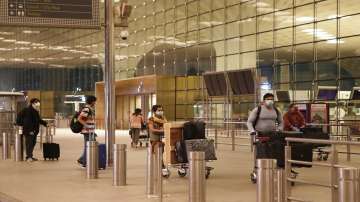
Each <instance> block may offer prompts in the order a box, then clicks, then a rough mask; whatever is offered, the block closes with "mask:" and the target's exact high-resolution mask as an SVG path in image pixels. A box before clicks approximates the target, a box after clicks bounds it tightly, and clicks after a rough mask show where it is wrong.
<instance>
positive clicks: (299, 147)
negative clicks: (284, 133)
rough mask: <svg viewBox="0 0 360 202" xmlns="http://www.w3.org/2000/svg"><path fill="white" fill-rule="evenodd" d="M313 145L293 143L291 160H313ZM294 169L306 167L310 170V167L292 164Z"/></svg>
mask: <svg viewBox="0 0 360 202" xmlns="http://www.w3.org/2000/svg"><path fill="white" fill-rule="evenodd" d="M312 149H313V145H312V144H308V143H293V144H292V145H291V159H293V160H297V161H307V162H312V160H313V151H312ZM292 166H294V167H307V168H311V167H312V166H311V165H304V164H294V163H293V164H292Z"/></svg>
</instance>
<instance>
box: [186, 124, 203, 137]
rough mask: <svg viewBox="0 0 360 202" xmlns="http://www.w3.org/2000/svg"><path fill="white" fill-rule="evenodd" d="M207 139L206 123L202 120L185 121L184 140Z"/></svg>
mask: <svg viewBox="0 0 360 202" xmlns="http://www.w3.org/2000/svg"><path fill="white" fill-rule="evenodd" d="M192 139H205V123H204V122H202V121H189V122H186V123H184V127H183V140H192Z"/></svg>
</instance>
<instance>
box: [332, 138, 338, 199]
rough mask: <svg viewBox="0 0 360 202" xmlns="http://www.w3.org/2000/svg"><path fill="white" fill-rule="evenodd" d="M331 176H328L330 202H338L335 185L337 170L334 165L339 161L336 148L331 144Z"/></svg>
mask: <svg viewBox="0 0 360 202" xmlns="http://www.w3.org/2000/svg"><path fill="white" fill-rule="evenodd" d="M331 153H332V158H331V172H330V173H331V174H330V175H331V176H330V183H331V202H338V189H336V183H337V181H338V180H337V168H336V167H335V166H336V164H337V163H338V161H339V157H338V156H339V154H338V151H337V149H336V146H335V145H334V144H333V145H332V146H331Z"/></svg>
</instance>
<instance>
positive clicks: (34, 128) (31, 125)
mask: <svg viewBox="0 0 360 202" xmlns="http://www.w3.org/2000/svg"><path fill="white" fill-rule="evenodd" d="M39 110H40V100H39V99H37V98H33V99H31V100H30V105H29V106H28V107H26V108H24V109H23V110H22V111H21V112H20V113H19V115H20V116H21V122H22V123H21V125H22V127H23V135H24V136H25V144H26V161H28V162H32V161H37V159H36V158H34V157H33V151H34V147H35V144H36V136H37V135H38V134H39V129H40V124H41V125H44V126H46V127H47V125H48V124H47V122H46V121H44V120H42V119H41V117H40V114H39Z"/></svg>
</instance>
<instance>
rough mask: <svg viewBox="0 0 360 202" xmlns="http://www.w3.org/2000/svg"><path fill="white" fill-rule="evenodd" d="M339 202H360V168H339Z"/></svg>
mask: <svg viewBox="0 0 360 202" xmlns="http://www.w3.org/2000/svg"><path fill="white" fill-rule="evenodd" d="M338 185H339V188H338V190H339V194H338V196H339V198H338V202H359V200H360V196H359V169H357V168H339V169H338Z"/></svg>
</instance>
